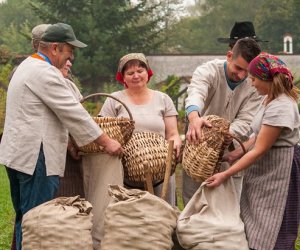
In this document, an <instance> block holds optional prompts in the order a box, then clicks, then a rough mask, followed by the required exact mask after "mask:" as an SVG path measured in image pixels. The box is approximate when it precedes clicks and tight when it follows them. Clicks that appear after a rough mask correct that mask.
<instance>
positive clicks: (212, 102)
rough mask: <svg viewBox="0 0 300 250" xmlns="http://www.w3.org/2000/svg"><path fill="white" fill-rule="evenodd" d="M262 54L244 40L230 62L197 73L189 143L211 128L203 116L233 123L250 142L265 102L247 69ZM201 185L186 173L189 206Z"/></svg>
mask: <svg viewBox="0 0 300 250" xmlns="http://www.w3.org/2000/svg"><path fill="white" fill-rule="evenodd" d="M260 51H261V50H260V47H259V45H258V43H257V42H256V41H255V40H253V39H252V38H242V39H239V40H238V41H237V42H236V44H235V46H234V47H233V49H232V51H228V52H227V57H226V60H219V59H215V60H212V61H209V62H206V63H204V64H203V65H200V66H199V67H198V68H197V69H196V70H195V72H194V73H193V77H192V80H191V83H190V85H189V87H188V90H187V93H188V97H187V98H186V100H185V104H186V115H187V118H188V120H189V127H188V132H187V134H186V138H187V140H188V141H189V142H197V141H198V140H199V139H200V138H201V133H202V131H201V128H202V127H203V126H210V124H209V123H208V122H207V121H206V120H205V119H203V117H202V116H205V115H218V116H220V117H223V118H225V119H227V120H229V121H230V122H231V125H230V132H231V133H232V134H233V135H235V136H237V137H239V138H240V139H242V140H245V139H247V134H248V132H249V131H250V122H251V120H252V117H253V116H254V114H255V112H256V110H257V108H258V106H259V103H260V100H261V97H260V96H259V95H258V94H257V92H256V90H255V88H253V87H252V86H251V81H250V80H248V79H247V75H248V72H247V67H248V64H249V63H250V61H251V60H252V59H253V58H254V57H256V56H257V55H258V54H259V53H260ZM228 141H230V140H228ZM228 144H229V142H228ZM241 184H242V183H241V181H240V180H239V181H238V182H237V185H236V187H237V191H238V194H239V193H240V191H241ZM199 186H200V183H197V182H195V181H193V180H192V178H190V177H189V176H188V175H187V174H186V173H185V172H183V201H184V203H185V205H186V204H187V202H188V201H189V200H190V198H191V197H192V196H193V194H194V193H195V191H196V190H197V189H198V188H199Z"/></svg>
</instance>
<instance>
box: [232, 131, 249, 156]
mask: <svg viewBox="0 0 300 250" xmlns="http://www.w3.org/2000/svg"><path fill="white" fill-rule="evenodd" d="M230 136H231V137H232V138H233V139H235V140H236V141H237V142H238V143H239V144H240V146H241V147H242V150H243V152H244V154H246V153H247V151H246V148H245V146H244V144H243V142H242V141H241V140H240V139H239V138H238V137H236V136H234V135H232V134H230Z"/></svg>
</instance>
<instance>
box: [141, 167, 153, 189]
mask: <svg viewBox="0 0 300 250" xmlns="http://www.w3.org/2000/svg"><path fill="white" fill-rule="evenodd" d="M143 165H144V174H145V183H144V185H145V189H146V190H147V191H148V192H149V193H150V194H154V189H153V185H152V176H151V171H150V168H149V166H148V162H147V161H144V163H143Z"/></svg>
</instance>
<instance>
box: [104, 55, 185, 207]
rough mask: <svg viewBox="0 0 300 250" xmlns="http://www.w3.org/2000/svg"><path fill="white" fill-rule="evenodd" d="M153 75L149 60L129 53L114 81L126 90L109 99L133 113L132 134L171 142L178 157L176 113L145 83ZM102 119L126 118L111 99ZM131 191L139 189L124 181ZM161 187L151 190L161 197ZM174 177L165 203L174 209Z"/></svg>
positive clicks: (170, 105)
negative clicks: (154, 135) (172, 141)
mask: <svg viewBox="0 0 300 250" xmlns="http://www.w3.org/2000/svg"><path fill="white" fill-rule="evenodd" d="M152 75H153V72H152V70H151V68H150V66H149V63H148V60H147V58H146V57H145V55H144V54H142V53H130V54H127V55H125V56H123V57H122V58H121V59H120V62H119V66H118V72H117V74H116V79H117V80H118V81H119V82H120V83H122V84H123V85H124V87H125V89H124V90H122V91H118V92H114V93H112V95H114V96H115V97H117V98H119V99H120V100H122V101H123V102H124V103H125V104H126V105H127V106H128V108H129V110H130V111H131V113H132V116H133V120H134V121H135V130H134V133H135V132H154V133H157V134H160V135H161V136H163V137H164V138H165V139H166V140H174V149H175V151H176V155H177V157H178V156H179V153H180V146H181V139H180V137H179V133H178V129H177V115H178V113H177V111H176V109H175V106H174V104H173V102H172V100H171V98H170V97H169V96H168V95H167V94H165V93H162V92H159V91H155V90H152V89H150V88H149V87H148V82H149V80H150V78H151V76H152ZM100 115H101V116H111V117H128V113H127V112H126V110H125V108H124V107H123V106H122V105H121V104H120V103H118V102H116V101H115V100H113V99H107V100H106V102H105V103H104V105H103V107H102V110H101V112H100ZM125 184H127V185H128V186H129V187H133V188H142V186H141V185H137V183H134V182H130V181H128V180H125ZM161 188H162V185H158V186H156V187H154V193H155V195H157V196H160V193H161ZM175 188H176V187H175V175H173V176H171V180H170V185H169V188H168V189H169V192H168V194H167V201H168V202H169V203H170V204H171V205H173V206H175V201H176V197H175Z"/></svg>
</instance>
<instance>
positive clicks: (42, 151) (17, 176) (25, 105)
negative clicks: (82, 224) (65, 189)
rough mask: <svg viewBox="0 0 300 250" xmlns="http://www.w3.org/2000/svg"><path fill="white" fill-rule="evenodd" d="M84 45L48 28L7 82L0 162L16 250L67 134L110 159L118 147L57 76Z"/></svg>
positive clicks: (60, 162) (69, 33)
mask: <svg viewBox="0 0 300 250" xmlns="http://www.w3.org/2000/svg"><path fill="white" fill-rule="evenodd" d="M86 46H87V45H86V44H84V43H82V42H80V41H79V40H77V38H76V36H75V34H74V32H73V29H72V27H71V26H70V25H68V24H64V23H57V24H53V25H51V26H50V27H48V28H47V29H46V31H45V33H44V35H43V36H42V41H41V42H40V44H39V49H38V52H37V53H35V54H33V55H32V56H30V57H28V58H27V59H25V60H24V61H23V62H22V63H21V64H20V65H19V67H18V68H17V70H16V72H15V74H14V75H13V77H12V79H11V81H10V84H9V87H8V91H7V102H6V117H5V124H4V132H3V137H2V142H1V144H0V163H1V164H3V165H5V166H6V170H7V174H8V177H9V180H10V187H11V198H12V202H13V205H14V209H15V212H16V241H17V249H21V244H22V243H21V242H22V230H21V222H22V217H23V215H24V214H25V213H26V212H27V211H28V210H30V209H31V208H33V207H35V206H38V205H39V204H41V203H44V202H46V201H48V200H51V199H52V198H53V197H54V195H55V193H56V191H57V188H58V184H59V176H63V173H64V168H65V157H66V149H67V143H68V134H69V133H70V134H71V135H72V136H73V138H74V139H75V141H76V143H77V144H78V146H83V145H86V144H89V143H90V142H93V141H94V142H96V143H97V144H99V145H101V146H103V147H104V149H105V150H106V151H107V152H108V153H110V154H113V155H119V154H120V153H122V147H121V145H120V144H119V143H118V142H117V141H115V140H112V139H110V138H109V137H108V136H107V135H106V134H105V133H103V131H102V130H101V129H100V128H99V126H98V125H97V124H96V123H95V122H94V121H93V119H92V118H91V117H90V115H89V114H88V112H87V111H86V110H85V109H84V108H83V107H82V105H81V104H80V103H79V102H78V100H77V99H76V98H75V97H74V95H73V93H72V92H71V90H70V88H69V87H68V86H67V85H66V81H65V79H64V77H63V75H62V73H61V72H60V71H59V69H60V68H62V66H63V65H64V64H65V63H66V61H67V60H73V59H74V54H73V52H74V49H75V47H77V48H83V47H86Z"/></svg>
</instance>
